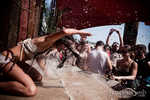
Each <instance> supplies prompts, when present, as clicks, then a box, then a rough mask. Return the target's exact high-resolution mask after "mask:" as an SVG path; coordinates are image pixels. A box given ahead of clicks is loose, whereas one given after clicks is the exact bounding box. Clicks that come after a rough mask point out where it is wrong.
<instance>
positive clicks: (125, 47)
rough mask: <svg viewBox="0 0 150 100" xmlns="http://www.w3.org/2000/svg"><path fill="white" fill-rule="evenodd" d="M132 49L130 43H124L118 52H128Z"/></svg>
mask: <svg viewBox="0 0 150 100" xmlns="http://www.w3.org/2000/svg"><path fill="white" fill-rule="evenodd" d="M131 50H132V49H131V46H130V45H124V46H123V47H122V48H121V50H120V52H121V53H128V52H130V51H131Z"/></svg>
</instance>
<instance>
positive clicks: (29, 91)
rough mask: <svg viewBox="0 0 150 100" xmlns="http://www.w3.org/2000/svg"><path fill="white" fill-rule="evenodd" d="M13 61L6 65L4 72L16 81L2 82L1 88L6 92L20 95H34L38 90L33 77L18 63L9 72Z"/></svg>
mask: <svg viewBox="0 0 150 100" xmlns="http://www.w3.org/2000/svg"><path fill="white" fill-rule="evenodd" d="M11 64H12V62H10V63H9V64H7V65H6V66H5V69H4V70H3V73H5V75H7V77H9V78H10V79H11V80H14V81H7V82H6V81H3V82H0V89H1V90H2V91H4V92H7V93H10V94H13V95H20V96H34V95H35V94H36V92H37V89H36V86H35V84H34V82H33V81H32V79H31V78H30V77H29V76H28V75H27V74H25V73H24V72H23V70H22V69H21V68H19V66H18V65H17V64H15V65H14V67H13V68H12V70H11V71H10V72H8V70H9V69H10V67H11Z"/></svg>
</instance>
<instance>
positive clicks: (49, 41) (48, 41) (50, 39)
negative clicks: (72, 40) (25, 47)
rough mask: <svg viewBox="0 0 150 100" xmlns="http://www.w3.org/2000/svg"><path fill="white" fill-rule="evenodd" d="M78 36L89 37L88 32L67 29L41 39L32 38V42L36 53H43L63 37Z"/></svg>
mask: <svg viewBox="0 0 150 100" xmlns="http://www.w3.org/2000/svg"><path fill="white" fill-rule="evenodd" d="M74 34H79V35H80V36H91V34H90V33H88V32H83V31H81V30H76V29H71V28H67V29H64V30H62V31H61V32H58V33H55V34H51V35H45V36H41V37H37V38H34V39H33V40H32V42H33V43H34V44H35V45H36V46H37V47H38V51H39V52H41V51H44V50H46V49H48V48H49V47H50V46H52V45H53V44H54V43H55V42H56V41H57V40H59V39H61V38H63V37H64V36H68V35H74Z"/></svg>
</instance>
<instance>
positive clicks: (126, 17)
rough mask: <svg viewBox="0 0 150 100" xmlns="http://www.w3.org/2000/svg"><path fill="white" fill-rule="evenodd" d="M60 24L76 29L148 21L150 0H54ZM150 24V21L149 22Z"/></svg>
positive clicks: (149, 19) (149, 18) (149, 17)
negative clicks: (59, 16) (60, 14)
mask: <svg viewBox="0 0 150 100" xmlns="http://www.w3.org/2000/svg"><path fill="white" fill-rule="evenodd" d="M56 4H57V5H56V6H57V8H58V9H59V10H60V11H64V12H63V13H62V16H61V20H60V21H59V25H60V26H64V27H73V28H78V29H83V28H88V27H94V26H102V25H115V24H121V23H125V22H137V21H144V22H147V23H149V22H150V7H149V6H150V5H149V4H150V0H56ZM149 24H150V23H149Z"/></svg>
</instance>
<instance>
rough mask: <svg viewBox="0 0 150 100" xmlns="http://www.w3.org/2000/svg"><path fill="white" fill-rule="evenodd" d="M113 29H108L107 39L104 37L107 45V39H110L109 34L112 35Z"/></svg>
mask: <svg viewBox="0 0 150 100" xmlns="http://www.w3.org/2000/svg"><path fill="white" fill-rule="evenodd" d="M113 31H114V30H113V29H110V32H109V34H108V36H107V39H106V44H107V45H109V39H110V36H111V35H112V33H113Z"/></svg>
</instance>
